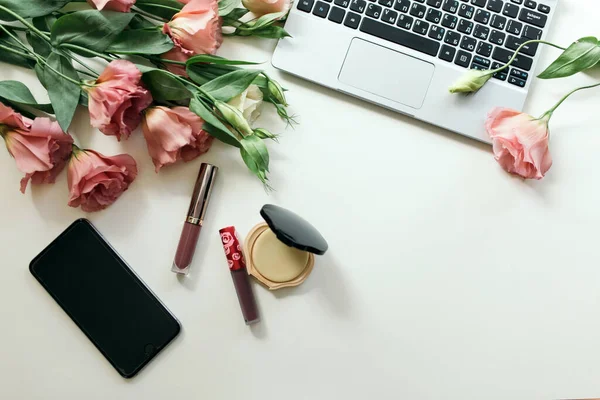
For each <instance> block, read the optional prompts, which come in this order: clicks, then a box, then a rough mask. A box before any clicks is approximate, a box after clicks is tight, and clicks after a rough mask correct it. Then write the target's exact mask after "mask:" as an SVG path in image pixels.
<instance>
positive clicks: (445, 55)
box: [440, 44, 456, 62]
mask: <svg viewBox="0 0 600 400" xmlns="http://www.w3.org/2000/svg"><path fill="white" fill-rule="evenodd" d="M455 54H456V49H455V48H454V47H451V46H448V45H447V44H445V45H443V46H442V50H441V51H440V58H441V59H442V60H444V61H448V62H452V60H454V55H455Z"/></svg>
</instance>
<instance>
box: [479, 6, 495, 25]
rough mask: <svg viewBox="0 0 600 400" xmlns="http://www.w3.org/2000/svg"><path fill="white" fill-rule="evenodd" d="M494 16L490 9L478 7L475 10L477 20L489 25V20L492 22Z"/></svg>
mask: <svg viewBox="0 0 600 400" xmlns="http://www.w3.org/2000/svg"><path fill="white" fill-rule="evenodd" d="M491 16H492V14H491V13H490V12H489V11H485V10H482V9H478V10H477V11H476V12H475V21H477V22H479V23H481V24H484V25H487V23H488V22H490V17H491Z"/></svg>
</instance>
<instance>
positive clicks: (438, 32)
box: [427, 25, 446, 40]
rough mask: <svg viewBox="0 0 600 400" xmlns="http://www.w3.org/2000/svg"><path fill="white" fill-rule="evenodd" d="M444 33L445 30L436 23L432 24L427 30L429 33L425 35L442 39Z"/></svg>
mask: <svg viewBox="0 0 600 400" xmlns="http://www.w3.org/2000/svg"><path fill="white" fill-rule="evenodd" d="M444 33H446V30H445V29H444V28H441V27H439V26H437V25H433V26H432V27H431V29H430V30H429V34H428V35H427V36H429V37H430V38H432V39H435V40H442V39H443V38H444Z"/></svg>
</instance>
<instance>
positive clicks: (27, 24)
mask: <svg viewBox="0 0 600 400" xmlns="http://www.w3.org/2000/svg"><path fill="white" fill-rule="evenodd" d="M0 11H4V12H6V13H7V14H10V15H12V16H13V17H15V18H16V19H17V20H19V22H21V23H22V24H23V25H25V26H26V27H27V28H29V29H30V30H31V31H32V32H33V33H35V34H36V35H38V36H39V37H41V38H42V39H44V40H45V41H47V42H48V43H50V38H49V37H48V35H46V34H45V33H43V32H42V31H40V30H39V29H37V28H36V27H35V26H33V25H32V24H30V23H29V22H27V20H26V19H25V18H23V17H21V16H20V15H19V14H17V13H16V12H14V11H11V10H10V9H8V8H6V7H4V6H1V5H0Z"/></svg>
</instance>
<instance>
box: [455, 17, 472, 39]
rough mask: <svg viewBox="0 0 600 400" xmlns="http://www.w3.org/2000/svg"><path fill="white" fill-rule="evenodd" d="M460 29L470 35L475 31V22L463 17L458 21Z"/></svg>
mask: <svg viewBox="0 0 600 400" xmlns="http://www.w3.org/2000/svg"><path fill="white" fill-rule="evenodd" d="M458 31H459V32H462V33H466V34H467V35H470V34H471V32H473V22H471V21H467V20H466V19H461V20H460V22H459V23H458Z"/></svg>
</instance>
